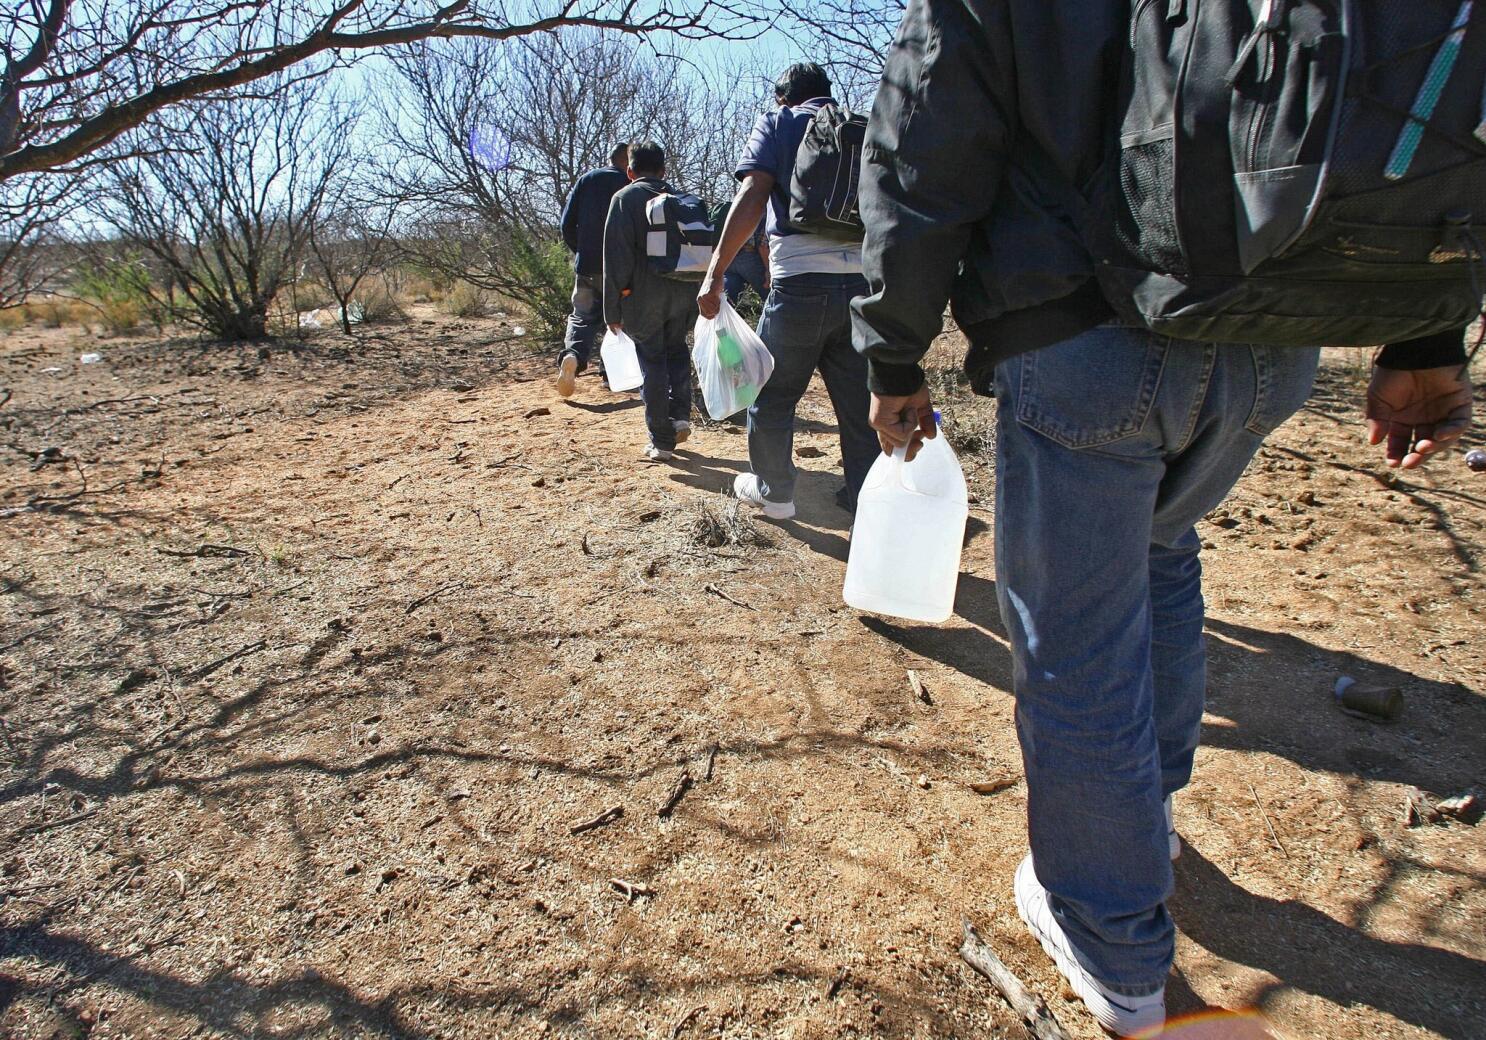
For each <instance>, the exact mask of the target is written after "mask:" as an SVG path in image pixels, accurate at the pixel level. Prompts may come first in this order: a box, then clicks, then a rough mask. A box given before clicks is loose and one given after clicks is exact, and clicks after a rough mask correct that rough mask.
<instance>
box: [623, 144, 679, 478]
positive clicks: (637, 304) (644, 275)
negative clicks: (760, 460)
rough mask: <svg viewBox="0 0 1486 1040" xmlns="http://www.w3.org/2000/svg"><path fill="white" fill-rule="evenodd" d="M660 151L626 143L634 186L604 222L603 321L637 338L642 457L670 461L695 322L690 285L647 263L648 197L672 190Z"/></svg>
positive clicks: (650, 224)
mask: <svg viewBox="0 0 1486 1040" xmlns="http://www.w3.org/2000/svg"><path fill="white" fill-rule="evenodd" d="M665 176H666V154H665V152H664V151H663V150H662V149H661V146H660V145H658V144H656V143H655V142H654V141H635V142H633V143H632V144H630V146H629V177H630V178H631V179H632V180H633V182H634V183H632V184H630V186H629V187H627V188H625V189H623V190H622V191H620V192H619V193H618V194H616V195H615V196H614V199H613V201H612V202H610V204H609V218H608V220H607V221H606V222H605V225H604V320H605V321H607V322H608V323H609V328H611V329H613V330H614V331H615V332H619V331H624V332H626V333H628V334H629V336H630V338H631V339H633V340H634V341H635V349H636V352H637V353H638V354H639V357H640V370H641V372H642V373H643V374H644V377H645V382H644V384H643V385H642V386H641V388H640V397H641V399H642V400H644V402H645V427H646V429H647V430H648V431H649V433H650V443H649V445H647V446H646V449H645V457H646V458H648V459H650V460H651V461H652V462H668V461H670V459H671V456H672V452H674V451H675V449H676V446H677V445H678V444H681V443H682V442H683V441H685V440H686V439H687V438H688V437H690V436H691V355H690V353H688V352H687V349H686V334H687V333H688V332H689V331H691V327H692V325H693V323H695V321H696V317H697V308H696V297H695V296H694V295H693V290H692V285H693V284H695V283H687V282H683V281H678V280H676V279H674V278H668V277H666V276H665V275H664V274H661V273H659V272H658V271H657V270H655V269H654V268H652V266H651V264H650V263H649V260H648V257H649V255H650V250H649V248H648V241H647V239H648V236H649V235H651V234H652V233H653V232H654V224H653V222H652V219H651V215H650V208H651V204H652V202H654V201H656V200H657V199H658V198H659V197H660V196H663V195H675V194H676V190H675V189H674V188H672V187H671V186H670V185H669V184H667V183H666V181H665Z"/></svg>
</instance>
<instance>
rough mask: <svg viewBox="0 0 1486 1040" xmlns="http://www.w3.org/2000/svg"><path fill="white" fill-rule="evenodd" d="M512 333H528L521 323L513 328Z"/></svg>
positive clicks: (516, 334) (523, 334)
mask: <svg viewBox="0 0 1486 1040" xmlns="http://www.w3.org/2000/svg"><path fill="white" fill-rule="evenodd" d="M511 335H513V336H525V335H526V330H525V329H523V328H522V327H521V326H520V325H517V326H516V327H515V328H514V329H512V330H511Z"/></svg>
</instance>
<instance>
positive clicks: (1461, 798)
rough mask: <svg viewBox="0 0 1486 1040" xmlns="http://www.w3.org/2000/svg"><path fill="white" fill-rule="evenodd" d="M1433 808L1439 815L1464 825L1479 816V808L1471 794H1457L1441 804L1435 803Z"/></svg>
mask: <svg viewBox="0 0 1486 1040" xmlns="http://www.w3.org/2000/svg"><path fill="white" fill-rule="evenodd" d="M1434 807H1435V808H1436V809H1438V810H1439V811H1440V814H1441V815H1443V816H1448V817H1450V818H1451V819H1454V820H1462V821H1464V822H1466V823H1469V822H1471V821H1472V820H1473V819H1474V818H1475V817H1476V816H1477V815H1479V813H1478V810H1479V806H1478V805H1477V802H1476V796H1475V795H1473V794H1457V795H1456V796H1455V797H1454V798H1446V799H1445V800H1444V801H1442V802H1436V803H1435V806H1434Z"/></svg>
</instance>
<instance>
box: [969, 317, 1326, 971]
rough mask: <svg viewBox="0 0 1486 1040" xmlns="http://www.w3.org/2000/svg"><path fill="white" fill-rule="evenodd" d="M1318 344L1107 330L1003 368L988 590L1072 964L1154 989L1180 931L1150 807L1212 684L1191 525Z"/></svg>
mask: <svg viewBox="0 0 1486 1040" xmlns="http://www.w3.org/2000/svg"><path fill="white" fill-rule="evenodd" d="M1318 356H1319V351H1317V350H1314V349H1304V348H1293V347H1292V348H1265V347H1248V346H1238V345H1217V344H1203V343H1176V342H1173V341H1170V340H1167V339H1165V338H1163V337H1160V336H1156V335H1153V334H1151V333H1149V332H1146V331H1144V330H1137V329H1129V328H1121V327H1117V326H1104V327H1101V328H1097V329H1093V330H1091V331H1089V332H1087V333H1084V334H1082V335H1080V336H1076V337H1074V338H1073V339H1071V340H1068V341H1066V342H1063V343H1060V344H1057V345H1055V346H1052V347H1048V348H1046V349H1044V350H1039V351H1035V352H1033V353H1030V354H1023V355H1021V356H1020V357H1017V358H1013V359H1011V360H1010V361H1007V362H1005V363H1003V364H1002V365H1001V366H1000V367H999V368H998V369H997V371H996V396H997V398H998V399H999V408H998V419H997V438H998V440H997V450H996V483H997V495H996V587H997V594H998V596H999V599H1000V605H1001V616H1002V619H1003V620H1004V621H1005V623H1006V628H1007V633H1008V635H1009V636H1010V639H1011V644H1012V651H1013V684H1014V687H1015V692H1016V721H1017V736H1018V738H1019V739H1020V741H1021V745H1022V759H1023V763H1024V765H1025V769H1026V777H1027V830H1028V834H1029V837H1030V840H1031V845H1032V859H1033V863H1034V864H1035V865H1036V870H1037V878H1038V880H1039V881H1041V883H1042V885H1043V887H1045V888H1046V889H1047V891H1048V894H1049V901H1050V903H1051V905H1052V909H1053V913H1054V914H1055V916H1056V917H1057V919H1058V922H1059V924H1060V925H1061V926H1062V927H1063V929H1064V930H1065V932H1066V933H1067V935H1068V938H1069V939H1070V940H1071V941H1072V943H1073V945H1074V947H1075V948H1076V950H1077V952H1078V953H1079V955H1080V956H1079V959H1080V961H1081V962H1082V963H1083V965H1084V967H1085V968H1087V969H1088V970H1089V971H1090V972H1092V973H1093V974H1094V975H1095V976H1096V977H1098V978H1099V979H1101V980H1102V981H1104V982H1105V983H1107V984H1109V985H1111V986H1113V987H1115V988H1116V989H1117V990H1123V991H1124V992H1126V993H1128V994H1131V995H1140V994H1144V993H1150V992H1154V991H1155V989H1156V988H1158V987H1159V986H1161V985H1163V984H1164V983H1165V980H1166V974H1167V971H1168V970H1169V968H1170V966H1171V960H1172V954H1173V947H1174V940H1175V929H1174V926H1173V925H1172V922H1171V918H1170V916H1169V915H1168V914H1167V912H1166V908H1165V902H1166V899H1167V897H1168V896H1169V895H1170V894H1171V891H1172V870H1171V862H1170V859H1169V855H1168V851H1167V840H1166V823H1165V818H1164V815H1163V812H1162V800H1163V799H1164V798H1165V797H1166V796H1167V795H1169V794H1170V793H1172V792H1173V791H1175V790H1177V789H1178V788H1180V787H1182V786H1184V785H1185V784H1186V783H1187V780H1188V779H1189V778H1190V776H1191V772H1192V755H1193V752H1194V751H1195V750H1196V747H1197V741H1198V736H1199V733H1200V730H1201V724H1202V710H1203V699H1204V694H1205V692H1206V683H1207V676H1206V662H1205V657H1204V650H1203V637H1202V626H1203V602H1202V576H1201V566H1200V564H1199V562H1198V550H1199V548H1200V543H1199V542H1198V538H1197V533H1196V531H1195V530H1194V528H1193V525H1194V524H1195V523H1196V522H1197V521H1198V520H1199V519H1200V518H1202V517H1203V516H1204V515H1206V514H1207V513H1208V512H1210V511H1211V510H1212V509H1213V508H1215V507H1216V506H1217V505H1218V504H1219V503H1220V502H1222V501H1223V498H1224V497H1225V496H1226V495H1227V494H1228V492H1229V490H1230V489H1231V488H1232V487H1233V485H1234V483H1235V482H1236V481H1237V480H1238V478H1239V476H1240V475H1241V474H1242V473H1243V471H1244V467H1245V466H1247V465H1248V463H1249V460H1250V459H1251V458H1252V457H1253V455H1254V453H1255V451H1257V450H1258V448H1259V444H1260V442H1262V441H1263V439H1264V437H1265V436H1266V435H1267V434H1268V433H1269V432H1270V431H1271V430H1273V429H1274V428H1275V427H1276V426H1278V425H1279V424H1280V423H1282V422H1283V421H1284V420H1285V419H1286V418H1288V417H1289V416H1290V415H1291V414H1292V413H1293V412H1294V411H1295V410H1296V409H1297V408H1299V407H1300V406H1301V405H1302V404H1303V403H1304V402H1305V400H1306V398H1307V397H1308V396H1309V394H1310V390H1311V383H1312V380H1313V379H1314V376H1315V371H1316V361H1317V358H1318Z"/></svg>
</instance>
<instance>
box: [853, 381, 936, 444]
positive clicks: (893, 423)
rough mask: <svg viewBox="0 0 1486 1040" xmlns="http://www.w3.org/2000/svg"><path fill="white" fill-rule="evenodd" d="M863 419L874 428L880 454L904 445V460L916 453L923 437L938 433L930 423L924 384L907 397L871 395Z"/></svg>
mask: <svg viewBox="0 0 1486 1040" xmlns="http://www.w3.org/2000/svg"><path fill="white" fill-rule="evenodd" d="M867 422H868V423H869V424H870V425H871V427H872V429H874V430H876V431H877V440H878V443H880V444H881V445H882V453H883V454H884V455H891V454H892V453H893V451H894V449H896V448H901V447H903V446H904V445H905V444H906V445H907V446H908V459H909V461H912V459H913V457H914V456H915V455H917V454H918V450H919V448H920V447H921V446H922V445H923V443H924V439H925V438H926V437H934V436H937V435H938V430H937V428H936V427H935V425H934V404H933V402H932V401H931V400H930V398H929V386H928V384H927V383H925V384H924V385H923V386H921V387H919V388H918V389H917V390H915V391H914V392H913V393H911V394H909V395H908V396H907V397H886V396H884V395H882V394H873V395H872V407H871V409H870V410H869V411H868V413H867Z"/></svg>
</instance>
